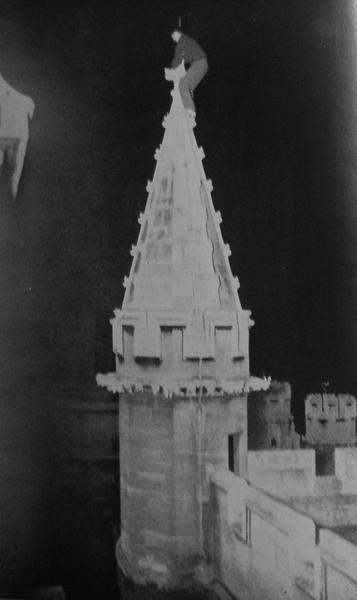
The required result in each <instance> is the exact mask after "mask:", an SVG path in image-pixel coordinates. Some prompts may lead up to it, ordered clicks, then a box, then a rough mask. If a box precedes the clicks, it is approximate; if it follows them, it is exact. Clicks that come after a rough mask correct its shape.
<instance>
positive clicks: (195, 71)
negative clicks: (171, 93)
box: [184, 58, 208, 92]
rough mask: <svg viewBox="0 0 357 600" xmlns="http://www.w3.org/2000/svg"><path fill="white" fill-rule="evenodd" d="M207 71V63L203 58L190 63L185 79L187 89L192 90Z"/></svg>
mask: <svg viewBox="0 0 357 600" xmlns="http://www.w3.org/2000/svg"><path fill="white" fill-rule="evenodd" d="M207 71H208V63H207V60H206V59H205V58H201V60H196V61H195V62H193V63H192V65H191V66H190V68H189V69H188V71H187V73H186V75H185V77H184V78H185V79H186V81H187V85H188V87H189V89H190V90H191V91H192V92H193V90H195V89H196V87H197V86H198V84H199V83H200V82H201V81H202V79H203V78H204V76H205V75H206V73H207Z"/></svg>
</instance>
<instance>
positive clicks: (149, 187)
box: [146, 179, 152, 194]
mask: <svg viewBox="0 0 357 600" xmlns="http://www.w3.org/2000/svg"><path fill="white" fill-rule="evenodd" d="M146 191H147V193H148V194H150V192H151V191H152V181H150V179H149V180H148V182H147V184H146Z"/></svg>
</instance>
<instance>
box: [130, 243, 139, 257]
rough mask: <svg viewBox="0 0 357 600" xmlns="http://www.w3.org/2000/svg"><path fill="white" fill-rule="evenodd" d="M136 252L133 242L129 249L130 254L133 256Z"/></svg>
mask: <svg viewBox="0 0 357 600" xmlns="http://www.w3.org/2000/svg"><path fill="white" fill-rule="evenodd" d="M136 252H137V247H136V246H135V245H134V244H133V245H132V247H131V250H130V256H135V255H136Z"/></svg>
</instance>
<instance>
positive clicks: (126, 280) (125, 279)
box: [123, 277, 129, 289]
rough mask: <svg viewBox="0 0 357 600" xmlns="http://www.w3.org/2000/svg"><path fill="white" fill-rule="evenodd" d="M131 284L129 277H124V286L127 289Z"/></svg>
mask: <svg viewBox="0 0 357 600" xmlns="http://www.w3.org/2000/svg"><path fill="white" fill-rule="evenodd" d="M128 285H129V277H124V281H123V287H124V288H125V289H126V288H127V287H128Z"/></svg>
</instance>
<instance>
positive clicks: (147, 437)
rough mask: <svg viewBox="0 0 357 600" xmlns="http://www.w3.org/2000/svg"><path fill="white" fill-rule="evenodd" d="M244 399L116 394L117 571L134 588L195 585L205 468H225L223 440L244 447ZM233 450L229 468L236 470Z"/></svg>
mask: <svg viewBox="0 0 357 600" xmlns="http://www.w3.org/2000/svg"><path fill="white" fill-rule="evenodd" d="M245 427H246V395H245V394H243V395H241V396H238V397H236V398H232V397H228V396H227V397H221V396H217V397H212V396H206V397H203V398H202V399H201V400H199V398H198V397H197V396H194V397H187V396H186V397H184V396H178V397H175V396H174V397H172V398H170V399H168V398H166V397H165V396H164V395H157V394H153V393H145V392H142V393H140V392H138V393H134V394H120V398H119V430H120V461H121V469H120V472H121V477H120V485H121V528H122V535H121V538H120V540H119V542H118V545H117V558H118V562H119V567H120V569H121V571H123V572H124V574H125V575H126V576H127V577H129V578H130V579H131V580H133V581H135V582H136V583H138V584H147V583H156V584H157V585H159V586H160V587H165V588H187V587H192V588H195V586H196V583H195V572H196V569H197V567H198V565H200V564H201V563H202V561H205V560H206V558H207V557H206V549H207V539H208V538H209V535H210V530H209V526H210V523H209V522H208V521H207V512H208V501H209V485H208V471H209V469H208V468H207V467H208V464H209V465H211V464H212V463H213V464H215V465H216V466H221V467H224V468H227V467H228V458H229V457H228V454H229V446H228V436H229V435H230V434H231V433H232V432H235V433H237V434H239V435H240V436H241V437H242V439H243V442H241V443H242V444H243V445H245V446H246V429H245ZM241 451H242V454H243V458H242V457H239V446H238V449H237V462H236V465H237V471H238V470H239V469H240V468H242V469H243V470H244V468H245V463H244V455H245V453H244V451H243V446H242V447H241Z"/></svg>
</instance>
